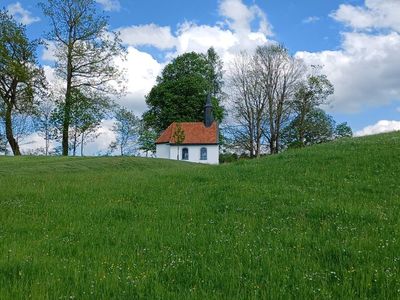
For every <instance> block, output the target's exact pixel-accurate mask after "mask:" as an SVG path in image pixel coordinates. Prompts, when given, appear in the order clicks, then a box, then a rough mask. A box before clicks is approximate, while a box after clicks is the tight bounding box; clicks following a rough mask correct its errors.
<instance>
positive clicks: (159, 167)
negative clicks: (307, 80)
mask: <svg viewBox="0 0 400 300" xmlns="http://www.w3.org/2000/svg"><path fill="white" fill-rule="evenodd" d="M136 298H140V299H399V298H400V133H391V134H383V135H376V136H371V137H365V138H354V139H344V140H339V141H335V142H331V143H327V144H323V145H318V146H313V147H309V148H305V149H299V150H291V151H287V152H285V153H282V154H280V155H276V156H271V157H265V158H261V159H259V160H246V161H239V162H236V163H231V164H226V165H220V166H205V165H197V164H190V163H184V162H174V161H166V160H157V159H144V158H131V157H97V158H62V157H51V158H46V157H18V158H13V157H1V158H0V299H136Z"/></svg>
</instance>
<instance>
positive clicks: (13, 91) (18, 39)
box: [0, 10, 45, 155]
mask: <svg viewBox="0 0 400 300" xmlns="http://www.w3.org/2000/svg"><path fill="white" fill-rule="evenodd" d="M39 43H40V42H39V41H38V40H35V41H29V39H28V37H27V35H26V28H25V26H23V25H22V24H18V23H17V22H16V21H15V20H14V19H13V17H12V16H10V15H8V13H7V11H4V10H0V106H1V107H2V110H3V114H4V115H3V118H4V123H5V132H6V137H7V141H8V143H9V145H10V147H11V149H12V151H13V153H14V155H21V152H20V149H19V144H18V138H17V137H16V136H15V134H14V132H13V127H14V125H13V115H14V114H15V113H20V114H32V113H33V112H34V109H35V104H36V103H35V95H37V94H39V93H40V92H42V91H43V90H44V88H45V77H44V72H43V70H42V69H41V68H40V67H38V66H37V59H36V48H37V46H38V45H39Z"/></svg>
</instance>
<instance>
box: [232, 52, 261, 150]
mask: <svg viewBox="0 0 400 300" xmlns="http://www.w3.org/2000/svg"><path fill="white" fill-rule="evenodd" d="M229 73H230V76H229V96H230V98H231V104H232V105H231V107H232V115H233V117H234V119H235V120H236V122H237V123H238V124H236V125H237V126H232V127H230V130H229V135H230V136H232V137H233V140H234V143H235V144H237V146H239V147H240V148H242V149H244V150H246V151H248V152H249V154H250V157H254V156H256V157H258V156H260V154H261V142H262V137H263V124H264V121H265V118H266V115H267V114H266V112H267V111H266V109H267V104H268V101H267V100H268V98H267V94H266V91H265V88H264V85H263V82H262V77H261V76H259V72H258V66H257V63H256V61H255V58H254V57H253V56H251V55H249V54H247V53H245V52H242V53H241V54H239V55H237V56H236V58H235V60H234V61H233V63H232V66H231V69H230V72H229Z"/></svg>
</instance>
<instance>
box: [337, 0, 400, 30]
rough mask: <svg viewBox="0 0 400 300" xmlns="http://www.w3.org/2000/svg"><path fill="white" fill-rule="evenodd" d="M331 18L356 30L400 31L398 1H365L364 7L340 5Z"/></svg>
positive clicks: (399, 3)
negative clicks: (383, 29)
mask: <svg viewBox="0 0 400 300" xmlns="http://www.w3.org/2000/svg"><path fill="white" fill-rule="evenodd" d="M331 16H332V17H333V18H334V19H335V20H337V21H339V22H342V23H344V24H346V25H347V26H350V27H352V28H353V29H356V30H371V29H382V28H386V29H392V30H396V31H400V1H399V0H365V6H353V5H349V4H342V5H340V6H339V9H338V10H337V11H335V12H334V13H332V15H331Z"/></svg>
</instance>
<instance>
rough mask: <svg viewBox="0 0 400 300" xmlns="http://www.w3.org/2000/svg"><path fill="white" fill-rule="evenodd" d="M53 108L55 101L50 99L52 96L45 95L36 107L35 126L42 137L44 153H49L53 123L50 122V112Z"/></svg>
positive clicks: (51, 112)
mask: <svg viewBox="0 0 400 300" xmlns="http://www.w3.org/2000/svg"><path fill="white" fill-rule="evenodd" d="M54 109H55V103H54V101H52V97H47V98H46V99H44V100H42V101H41V103H40V105H39V107H38V109H37V116H36V118H35V127H36V130H37V132H38V134H39V135H40V136H42V137H43V138H44V141H45V147H44V151H43V152H44V155H46V156H47V155H49V148H50V142H51V140H52V139H53V136H54V133H53V131H54V130H53V129H54V125H53V122H52V114H53V112H54Z"/></svg>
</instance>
